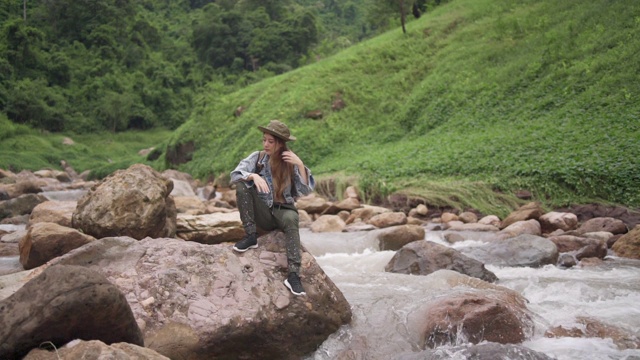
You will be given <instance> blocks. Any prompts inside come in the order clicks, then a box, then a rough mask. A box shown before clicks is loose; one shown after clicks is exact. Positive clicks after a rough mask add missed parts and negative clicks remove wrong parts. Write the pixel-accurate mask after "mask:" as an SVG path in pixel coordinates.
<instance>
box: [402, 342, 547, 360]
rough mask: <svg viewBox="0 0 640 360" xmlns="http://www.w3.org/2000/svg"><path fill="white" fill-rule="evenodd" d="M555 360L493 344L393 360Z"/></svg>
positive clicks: (432, 352)
mask: <svg viewBox="0 0 640 360" xmlns="http://www.w3.org/2000/svg"><path fill="white" fill-rule="evenodd" d="M451 359H473V360H497V359H503V360H504V359H508V360H553V358H551V357H549V356H547V355H546V354H544V353H541V352H538V351H535V350H531V349H529V348H528V347H525V346H522V345H514V344H497V343H492V342H487V343H482V344H477V345H460V346H454V347H451V348H448V349H447V351H442V350H431V349H428V350H424V351H421V352H417V353H402V354H400V355H398V356H397V357H394V358H393V360H451Z"/></svg>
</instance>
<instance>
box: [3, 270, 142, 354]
mask: <svg viewBox="0 0 640 360" xmlns="http://www.w3.org/2000/svg"><path fill="white" fill-rule="evenodd" d="M0 309H2V310H3V311H0V344H2V345H0V358H2V359H18V358H22V357H23V356H24V355H26V354H27V353H28V352H29V351H30V350H31V349H33V348H37V347H38V346H39V345H40V344H42V343H44V342H51V343H52V344H53V345H54V346H56V347H60V346H62V345H64V344H66V343H67V342H69V341H71V340H74V339H78V338H83V339H93V340H101V341H103V342H105V343H107V344H111V343H116V342H129V343H132V344H136V345H139V346H143V344H144V343H143V338H142V333H141V332H140V328H139V327H138V325H137V323H136V321H135V319H134V317H133V314H132V312H131V308H130V307H129V304H128V303H127V299H126V298H125V296H124V295H123V294H122V293H121V292H120V291H119V290H118V289H117V288H116V287H115V286H114V285H113V284H111V283H110V282H109V281H108V280H107V279H106V278H105V277H104V275H102V274H100V273H99V272H98V271H96V270H92V269H88V268H86V267H82V266H62V265H58V266H51V267H49V268H47V269H45V270H44V271H43V272H42V273H41V274H40V275H39V276H37V277H35V278H34V279H32V280H31V281H29V282H28V283H26V284H25V285H24V286H23V287H22V288H20V289H19V290H18V291H16V292H15V293H14V294H13V295H11V296H9V297H8V298H6V299H4V300H2V301H0Z"/></svg>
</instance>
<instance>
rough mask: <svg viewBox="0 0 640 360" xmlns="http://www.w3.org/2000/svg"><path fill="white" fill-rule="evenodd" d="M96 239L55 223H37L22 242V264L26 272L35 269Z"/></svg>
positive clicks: (20, 245) (20, 247) (20, 246)
mask: <svg viewBox="0 0 640 360" xmlns="http://www.w3.org/2000/svg"><path fill="white" fill-rule="evenodd" d="M94 240H95V239H94V238H93V236H90V235H85V234H83V233H81V232H79V231H78V230H76V229H72V228H68V227H65V226H61V225H58V224H54V223H46V222H41V223H36V224H34V225H33V226H31V228H29V230H28V231H27V235H26V236H25V237H23V238H22V239H21V240H20V244H19V249H20V263H21V264H22V266H23V267H24V268H25V270H29V269H33V268H35V267H38V266H40V265H43V264H45V263H46V262H47V261H49V260H51V259H54V258H56V257H58V256H62V255H64V254H66V253H68V252H69V251H71V250H73V249H76V248H79V247H80V246H82V245H85V244H88V243H90V242H91V241H94Z"/></svg>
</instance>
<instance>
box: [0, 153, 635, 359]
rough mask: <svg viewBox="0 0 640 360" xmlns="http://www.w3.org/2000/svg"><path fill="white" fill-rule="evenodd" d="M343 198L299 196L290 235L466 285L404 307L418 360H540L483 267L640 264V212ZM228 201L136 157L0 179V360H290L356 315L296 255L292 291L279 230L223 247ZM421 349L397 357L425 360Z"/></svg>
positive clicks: (617, 336)
mask: <svg viewBox="0 0 640 360" xmlns="http://www.w3.org/2000/svg"><path fill="white" fill-rule="evenodd" d="M43 194H48V196H45V195H43ZM65 194H66V195H65ZM70 194H71V196H69V195H70ZM54 195H55V196H54ZM342 195H343V196H342V200H340V201H330V200H328V199H326V198H324V197H322V196H320V195H319V194H316V193H314V194H311V195H309V196H306V197H303V198H300V199H298V201H297V203H296V206H297V208H298V209H299V214H300V221H301V226H302V227H306V228H308V229H309V230H310V231H312V232H315V233H331V232H355V231H366V232H369V234H371V236H372V237H374V238H375V240H376V242H377V244H378V246H379V249H380V250H391V251H395V255H394V256H393V258H392V259H391V261H390V262H389V263H388V264H387V266H386V271H389V272H394V273H399V274H411V275H425V276H433V277H434V279H440V280H438V281H440V283H442V284H446V285H443V286H446V287H448V288H451V289H453V288H456V289H458V287H459V286H462V285H463V286H465V287H466V290H464V291H460V290H456V291H450V292H449V293H448V294H447V296H442V297H438V298H437V299H435V300H433V301H431V302H429V303H428V304H426V305H425V306H424V307H422V308H421V309H419V310H418V311H417V313H416V314H413V318H414V320H412V326H411V328H412V331H414V332H415V334H416V335H415V336H416V343H418V344H419V345H420V347H421V348H422V349H425V351H428V349H433V348H435V347H437V346H440V345H442V344H456V343H459V341H458V342H456V341H457V340H459V339H458V338H464V340H465V341H468V342H470V343H473V344H479V345H477V346H478V347H477V348H471V349H469V350H468V351H470V352H471V353H480V352H488V353H490V354H492V355H491V356H498V355H500V356H502V355H505V354H510V353H512V352H513V353H519V354H522V356H524V357H520V358H522V359H524V358H527V359H532V358H535V359H546V358H547V357H546V356H545V355H544V354H539V353H535V352H533V351H531V350H529V349H526V348H524V347H520V346H518V344H519V343H521V342H523V341H524V340H526V339H527V337H529V336H530V335H531V334H532V332H533V331H534V327H535V322H534V320H533V314H532V313H531V312H530V311H529V309H527V306H526V303H527V301H526V299H524V298H523V297H522V296H521V295H520V294H518V293H517V292H514V291H512V290H509V289H506V288H504V287H501V286H499V279H498V278H497V276H496V275H495V274H493V273H492V272H491V271H489V270H487V269H486V268H485V265H488V264H491V265H498V266H529V267H540V266H547V265H552V266H558V267H563V268H569V267H573V266H590V265H593V264H594V263H598V262H603V261H606V259H605V258H606V257H607V256H612V255H613V256H617V257H627V258H633V259H640V227H638V226H637V224H638V221H637V219H640V217H637V216H636V217H634V216H629V212H630V210H628V211H627V213H626V214H627V215H628V216H625V217H617V218H616V217H611V216H591V217H589V216H585V213H584V212H583V213H577V214H576V213H574V212H571V211H559V210H556V211H550V212H547V211H544V209H543V208H542V206H541V205H540V204H539V203H536V202H531V203H528V204H524V205H523V206H522V207H520V208H519V209H516V210H515V211H513V212H512V213H511V214H509V215H508V216H507V217H505V218H504V219H500V218H499V217H498V216H495V215H490V214H489V215H482V216H481V215H480V214H478V213H476V212H473V211H463V212H460V211H451V210H450V211H444V210H441V209H430V208H428V206H427V205H426V204H417V205H416V206H414V207H412V208H411V209H409V210H405V209H394V208H393V207H381V206H372V205H367V204H362V203H361V201H360V198H359V196H358V191H357V189H355V188H354V187H349V188H347V189H346V190H345V192H344V194H342ZM235 206H236V204H235V193H234V190H233V189H231V188H224V189H223V188H221V187H218V188H215V187H213V186H211V185H205V186H201V184H199V182H198V181H195V180H193V179H192V178H191V176H189V175H188V174H184V173H180V172H178V171H174V170H167V171H165V172H163V173H159V172H157V171H155V170H153V169H152V168H150V167H148V166H146V165H142V164H136V165H133V166H131V167H130V168H128V169H126V170H119V171H116V172H114V173H113V174H111V175H110V176H108V177H107V178H105V179H103V180H100V181H88V180H86V176H84V174H80V175H78V174H76V173H75V171H73V169H72V168H71V167H69V166H65V167H64V171H57V170H40V171H36V172H28V171H23V172H20V173H17V174H15V173H12V172H10V171H7V170H0V219H1V220H0V259H6V260H7V261H4V262H3V263H2V264H3V266H2V267H0V358H2V359H4V358H11V359H13V358H16V359H20V358H24V359H56V358H63V359H75V358H78V357H82V354H88V353H93V354H101V356H107V357H114V358H144V359H166V358H171V359H173V358H185V359H211V358H243V359H252V358H278V359H299V358H301V357H303V356H305V355H308V354H310V353H312V352H313V351H315V349H317V348H318V346H320V344H322V343H323V342H324V341H325V340H326V339H327V338H328V337H329V336H330V335H332V334H334V333H335V332H336V331H338V329H339V328H340V327H341V326H344V325H348V324H349V323H350V322H351V320H352V312H351V308H350V305H349V303H348V302H347V300H346V299H345V297H344V296H343V294H342V293H341V292H340V290H339V289H338V288H337V287H336V286H335V284H334V283H333V282H332V281H331V279H330V278H329V277H328V276H327V275H326V274H325V273H324V271H323V270H322V268H321V267H320V266H319V265H318V264H317V263H316V261H315V259H314V257H313V255H311V254H310V253H309V252H308V251H307V250H306V249H304V247H303V256H302V269H301V277H302V279H303V282H304V284H305V289H306V291H307V296H304V297H294V296H292V295H291V294H290V293H289V291H288V290H287V289H286V288H285V286H284V285H283V283H282V281H283V279H284V278H285V277H286V255H285V252H284V241H285V240H284V236H283V234H282V233H280V232H277V231H276V232H271V233H262V234H261V237H260V239H259V243H260V247H259V248H258V249H256V250H255V251H249V252H247V253H243V254H237V253H234V252H233V251H232V250H231V246H230V245H231V243H232V242H234V241H237V240H239V239H240V238H241V237H242V236H243V229H242V224H241V222H240V217H239V214H238V211H237V209H236V207H235ZM632 215H633V214H632ZM428 230H441V231H443V233H444V234H445V239H446V241H448V242H450V243H456V242H460V241H465V240H471V239H478V238H482V239H483V240H484V243H483V244H484V245H482V246H473V247H465V248H462V249H461V250H455V249H454V248H452V247H448V246H445V245H442V244H438V243H435V242H431V241H425V240H424V239H425V234H426V231H428ZM12 259H16V261H14V262H11V260H12ZM582 321H584V322H585V323H586V324H589V326H591V327H592V328H593V326H599V327H598V328H601V329H608V330H605V331H600V332H599V335H600V336H602V337H612V338H614V341H618V343H619V344H620V346H623V347H626V348H638V347H640V340H638V338H637V336H636V334H629V333H627V332H625V331H624V330H623V329H618V328H615V327H614V326H609V325H607V324H600V323H598V322H597V321H595V320H593V319H588V318H585V319H583V320H582ZM587 327H588V326H587ZM578 330H579V329H562V328H560V329H550V330H549V331H548V333H549V335H548V336H566V334H567V333H572V334H577V335H576V336H586V335H585V334H584V333H583V334H582V335H581V334H580V333H579V331H578ZM487 342H488V344H487ZM514 349H515V350H514ZM354 351H355V350H354ZM419 354H420V353H415V354H401V355H399V357H398V358H407V359H409V358H413V356H414V355H415V356H422V357H421V358H423V359H424V358H427V357H425V356H426V355H424V354H423V355H419ZM352 356H353V354H352V353H349V352H346V353H343V354H339V356H338V357H339V358H351V357H352ZM429 356H431V355H429ZM433 358H434V359H435V358H437V357H433ZM514 359H518V358H514Z"/></svg>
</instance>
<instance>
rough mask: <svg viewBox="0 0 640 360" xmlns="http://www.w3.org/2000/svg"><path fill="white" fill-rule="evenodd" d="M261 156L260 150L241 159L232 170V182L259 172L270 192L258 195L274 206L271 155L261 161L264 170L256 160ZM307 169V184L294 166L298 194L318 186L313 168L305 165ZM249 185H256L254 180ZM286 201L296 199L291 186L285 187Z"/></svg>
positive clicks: (266, 155)
mask: <svg viewBox="0 0 640 360" xmlns="http://www.w3.org/2000/svg"><path fill="white" fill-rule="evenodd" d="M259 156H260V151H255V152H253V153H251V155H249V156H248V157H247V158H245V159H243V160H242V161H240V163H239V164H238V166H237V167H236V169H235V170H233V171H232V172H231V182H234V183H235V182H238V181H243V180H244V179H246V178H247V176H249V175H251V174H255V173H257V174H259V175H260V176H261V177H262V178H263V179H264V180H265V181H266V182H267V184H268V185H269V190H270V191H269V193H266V194H265V193H261V192H258V196H259V197H260V199H261V200H262V201H264V202H265V203H266V204H267V206H269V207H273V177H272V176H271V165H269V155H268V154H265V155H264V157H263V158H262V160H261V161H260V163H261V164H262V170H260V172H259V173H258V172H257V169H256V162H257V161H258V157H259ZM305 169H306V170H307V176H308V178H309V183H308V184H305V183H304V182H303V181H302V177H301V176H300V171H299V170H298V167H297V166H294V167H293V172H294V175H293V182H294V186H295V187H296V192H297V193H298V196H302V195H307V194H309V193H311V192H312V191H313V188H314V187H315V186H316V181H315V179H314V178H313V175H312V174H311V170H309V168H307V167H306V166H305ZM246 184H247V186H248V187H252V186H255V184H254V182H253V180H251V181H247V182H246ZM283 197H284V201H285V202H286V203H287V204H294V203H295V199H294V198H293V195H292V194H291V188H290V187H288V188H286V189H284V193H283Z"/></svg>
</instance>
